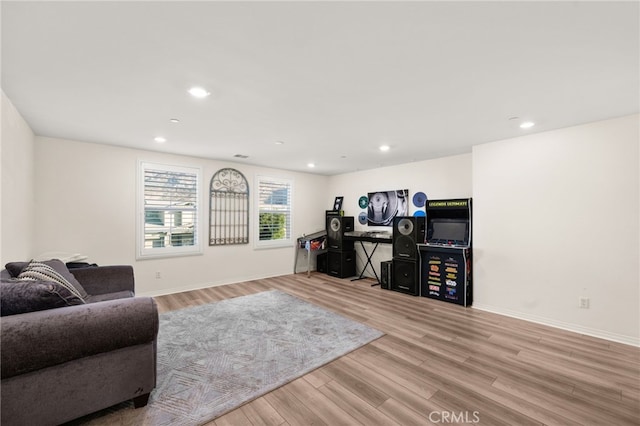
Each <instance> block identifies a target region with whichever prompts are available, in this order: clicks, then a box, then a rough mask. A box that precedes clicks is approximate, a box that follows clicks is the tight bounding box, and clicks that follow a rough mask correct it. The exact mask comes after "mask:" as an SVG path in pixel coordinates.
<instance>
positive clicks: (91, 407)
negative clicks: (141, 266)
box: [0, 261, 158, 426]
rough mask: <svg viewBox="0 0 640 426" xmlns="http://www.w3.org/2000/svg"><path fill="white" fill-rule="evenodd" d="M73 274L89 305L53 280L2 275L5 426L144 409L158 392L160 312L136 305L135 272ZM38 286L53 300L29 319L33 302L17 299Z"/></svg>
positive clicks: (143, 302) (113, 269)
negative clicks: (128, 405)
mask: <svg viewBox="0 0 640 426" xmlns="http://www.w3.org/2000/svg"><path fill="white" fill-rule="evenodd" d="M57 262H60V261H57ZM60 263H61V262H60ZM62 265H64V264H62ZM7 266H9V264H8V265H7ZM12 266H13V268H14V269H16V270H19V269H20V265H19V264H18V265H17V266H16V264H13V265H12ZM55 267H56V268H57V269H60V267H59V264H56V265H55ZM13 272H14V274H15V272H16V271H13ZM67 272H69V273H71V274H72V275H73V278H75V279H76V280H77V282H79V283H80V284H81V286H82V289H83V290H86V293H85V294H84V297H83V298H82V299H83V300H81V301H79V300H76V299H77V298H75V297H74V296H73V295H71V296H69V295H68V294H67V293H64V292H65V291H66V290H65V289H62V290H61V289H60V288H58V287H56V286H54V285H53V284H51V283H48V282H47V281H46V280H45V279H40V278H38V279H37V280H32V281H31V282H26V283H24V282H22V283H21V282H18V280H17V278H15V275H14V277H11V274H10V273H9V271H7V270H6V269H5V270H3V271H2V272H1V274H2V277H1V278H2V284H0V299H2V314H3V316H2V318H1V321H0V327H1V351H0V357H1V360H0V362H1V364H0V365H1V371H2V377H1V382H0V395H1V417H0V422H1V424H2V425H3V426H4V425H7V426H9V425H56V424H60V423H64V422H67V421H70V420H73V419H76V418H78V417H81V416H84V415H86V414H90V413H93V412H95V411H98V410H101V409H104V408H107V407H110V406H112V405H115V404H118V403H120V402H124V401H127V400H133V403H134V406H135V407H136V408H138V407H141V406H144V405H146V403H147V401H148V398H149V394H150V392H151V391H152V390H153V389H154V387H155V385H156V341H157V340H156V339H157V333H158V311H157V306H156V304H155V301H154V300H153V299H152V298H150V297H134V290H135V289H134V275H133V269H132V267H130V266H102V267H90V268H80V269H71V270H67ZM21 285H22V286H23V287H21ZM25 286H30V287H25ZM38 286H40V287H42V288H41V290H43V291H44V292H45V294H44V295H42V294H39V296H38V297H40V299H39V300H38V301H36V303H35V310H33V311H28V310H29V308H24V307H22V306H21V303H23V302H24V300H25V299H28V298H30V297H32V296H30V295H29V294H27V295H26V296H25V294H19V295H18V296H15V294H14V293H15V292H16V289H19V290H20V291H22V292H24V291H30V292H35V291H36V290H37V289H38V288H39V287H38ZM63 290H64V291H63ZM40 293H42V291H41V292H40ZM34 298H36V297H34ZM54 299H55V303H54V305H55V304H57V305H55V306H52V307H51V308H47V307H46V306H43V303H44V304H45V305H46V304H47V303H51V301H53V300H54ZM43 300H44V302H43ZM74 300H75V301H74ZM59 305H62V306H59ZM16 309H17V311H16ZM25 310H27V311H28V312H26V311H25Z"/></svg>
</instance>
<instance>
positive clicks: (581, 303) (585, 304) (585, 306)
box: [578, 297, 589, 309]
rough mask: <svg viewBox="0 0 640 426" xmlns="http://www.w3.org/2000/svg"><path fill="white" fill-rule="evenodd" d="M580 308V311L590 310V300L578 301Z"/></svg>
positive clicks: (585, 298)
mask: <svg viewBox="0 0 640 426" xmlns="http://www.w3.org/2000/svg"><path fill="white" fill-rule="evenodd" d="M578 307H579V308H580V309H589V298H588V297H580V299H578Z"/></svg>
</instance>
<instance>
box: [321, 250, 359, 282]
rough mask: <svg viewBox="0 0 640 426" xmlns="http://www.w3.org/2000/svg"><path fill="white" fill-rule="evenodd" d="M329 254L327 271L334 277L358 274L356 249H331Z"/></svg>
mask: <svg viewBox="0 0 640 426" xmlns="http://www.w3.org/2000/svg"><path fill="white" fill-rule="evenodd" d="M327 255H328V257H327V273H328V274H329V275H331V276H332V277H338V278H348V277H353V276H354V275H355V274H356V252H355V251H354V250H347V251H334V250H329V251H328V252H327Z"/></svg>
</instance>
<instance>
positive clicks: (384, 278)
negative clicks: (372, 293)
mask: <svg viewBox="0 0 640 426" xmlns="http://www.w3.org/2000/svg"><path fill="white" fill-rule="evenodd" d="M392 271H393V262H392V261H391V260H385V261H384V262H380V288H383V289H385V290H389V288H390V287H391V281H392V279H393V276H392V275H391V274H392V273H393V272H392Z"/></svg>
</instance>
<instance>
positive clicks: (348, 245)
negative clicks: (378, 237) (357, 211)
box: [327, 216, 354, 250]
mask: <svg viewBox="0 0 640 426" xmlns="http://www.w3.org/2000/svg"><path fill="white" fill-rule="evenodd" d="M353 223H354V220H353V216H327V245H328V246H329V250H353V241H345V240H344V233H345V232H351V231H353Z"/></svg>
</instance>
